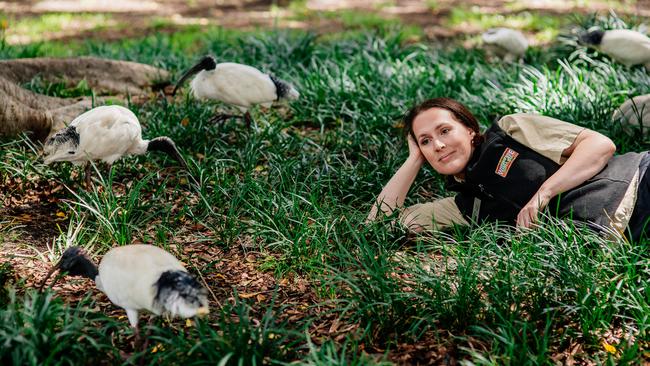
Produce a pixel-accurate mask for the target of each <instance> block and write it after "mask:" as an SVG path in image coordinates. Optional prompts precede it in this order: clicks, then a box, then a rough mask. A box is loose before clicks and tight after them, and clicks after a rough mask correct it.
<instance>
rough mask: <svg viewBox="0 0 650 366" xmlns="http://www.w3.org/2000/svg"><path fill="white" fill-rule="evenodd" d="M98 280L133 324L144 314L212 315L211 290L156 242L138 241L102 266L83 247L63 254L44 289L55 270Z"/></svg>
mask: <svg viewBox="0 0 650 366" xmlns="http://www.w3.org/2000/svg"><path fill="white" fill-rule="evenodd" d="M57 270H59V271H61V272H62V273H67V274H68V275H72V276H83V277H86V278H90V279H92V280H94V281H95V284H96V286H97V288H98V289H99V290H100V291H102V292H104V293H105V294H106V296H108V298H109V299H110V300H111V302H113V304H115V305H117V306H119V307H121V308H123V309H124V310H126V315H127V317H128V318H129V323H130V324H131V326H132V327H134V328H135V329H136V330H137V328H138V312H139V311H142V310H147V311H150V312H152V313H154V314H156V315H161V314H164V313H166V314H170V315H172V316H180V317H183V318H189V317H192V316H195V315H205V314H207V313H208V311H209V310H208V298H207V290H206V289H205V288H204V287H203V286H201V285H200V284H199V283H198V281H197V280H196V279H195V278H194V277H193V276H192V275H190V274H189V273H188V272H187V271H186V270H185V267H183V264H182V263H181V262H180V261H179V260H178V259H176V258H175V257H174V256H173V255H171V254H169V253H168V252H166V251H164V250H163V249H160V248H158V247H156V246H153V245H144V244H133V245H125V246H121V247H116V248H113V249H111V250H109V251H108V253H106V254H105V255H104V257H103V258H102V260H101V262H100V263H99V268H98V267H97V266H95V264H94V263H93V262H92V261H91V260H90V258H88V256H87V255H86V253H85V252H84V251H83V250H82V249H81V248H79V247H70V248H68V249H66V250H65V252H63V255H62V256H61V260H59V262H58V263H57V264H56V265H55V266H54V267H53V268H52V270H51V271H50V272H49V273H48V274H47V276H46V277H45V279H44V280H43V282H42V284H41V288H42V287H43V285H45V283H46V282H47V280H48V278H49V277H50V276H51V275H52V274H53V273H54V272H55V271H57Z"/></svg>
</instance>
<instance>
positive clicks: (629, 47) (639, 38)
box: [580, 29, 650, 71]
mask: <svg viewBox="0 0 650 366" xmlns="http://www.w3.org/2000/svg"><path fill="white" fill-rule="evenodd" d="M580 42H581V43H584V44H587V45H591V46H593V47H596V48H597V49H599V50H600V51H602V52H603V53H604V54H606V55H608V56H609V57H611V58H613V59H614V60H616V61H618V62H620V63H622V64H623V65H625V66H634V65H644V66H645V68H646V70H648V71H650V38H648V37H647V36H646V35H644V34H642V33H639V32H637V31H633V30H630V29H611V30H607V31H603V30H602V29H592V30H590V31H588V32H586V33H584V34H582V35H580Z"/></svg>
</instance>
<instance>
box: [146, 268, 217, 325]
mask: <svg viewBox="0 0 650 366" xmlns="http://www.w3.org/2000/svg"><path fill="white" fill-rule="evenodd" d="M154 287H155V290H156V296H155V298H154V305H155V306H156V307H158V308H159V309H160V310H163V311H165V312H169V313H171V314H172V315H180V316H182V317H184V318H187V317H191V316H194V315H205V314H207V313H208V290H206V289H205V287H203V286H201V284H200V283H199V282H198V281H197V280H196V278H194V276H192V275H190V274H189V273H187V272H185V271H180V270H176V271H165V272H163V273H162V274H161V275H160V277H159V278H158V281H156V283H155V284H154Z"/></svg>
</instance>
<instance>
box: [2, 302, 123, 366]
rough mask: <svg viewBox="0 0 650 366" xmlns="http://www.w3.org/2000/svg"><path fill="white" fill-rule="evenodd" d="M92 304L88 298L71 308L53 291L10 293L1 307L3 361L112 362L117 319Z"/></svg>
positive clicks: (114, 351)
mask: <svg viewBox="0 0 650 366" xmlns="http://www.w3.org/2000/svg"><path fill="white" fill-rule="evenodd" d="M94 307H95V305H94V304H93V303H92V302H90V301H89V300H88V298H86V299H84V300H82V301H81V302H79V303H78V304H77V305H75V306H69V305H66V304H65V303H64V302H63V301H62V300H61V299H58V298H54V297H53V294H52V293H51V292H45V293H38V292H35V291H28V292H27V293H26V295H25V296H24V297H22V298H18V297H16V293H15V292H14V291H11V292H10V294H9V304H8V305H7V306H6V307H3V308H2V309H1V310H0V319H2V321H1V322H0V342H1V343H2V347H0V360H2V364H4V365H26V364H31V365H36V364H40V365H44V364H51V363H60V364H80V363H87V362H92V363H100V362H106V361H109V362H111V360H112V362H116V361H117V360H118V359H119V354H118V352H117V349H115V347H114V346H113V340H112V336H113V335H114V334H115V331H116V328H117V327H116V323H115V322H113V321H112V320H111V319H108V318H106V317H105V316H103V315H102V314H100V313H97V312H96V311H95V310H94Z"/></svg>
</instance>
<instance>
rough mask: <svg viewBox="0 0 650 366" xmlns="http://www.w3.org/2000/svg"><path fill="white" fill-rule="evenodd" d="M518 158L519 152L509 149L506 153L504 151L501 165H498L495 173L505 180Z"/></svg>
mask: <svg viewBox="0 0 650 366" xmlns="http://www.w3.org/2000/svg"><path fill="white" fill-rule="evenodd" d="M517 156H519V153H518V152H516V151H514V150H512V149H511V148H509V147H507V148H506V151H504V152H503V155H501V159H499V164H498V165H497V170H496V171H495V173H497V175H500V176H502V177H504V178H505V177H506V175H508V171H509V170H510V167H511V166H512V163H514V162H515V159H517Z"/></svg>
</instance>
